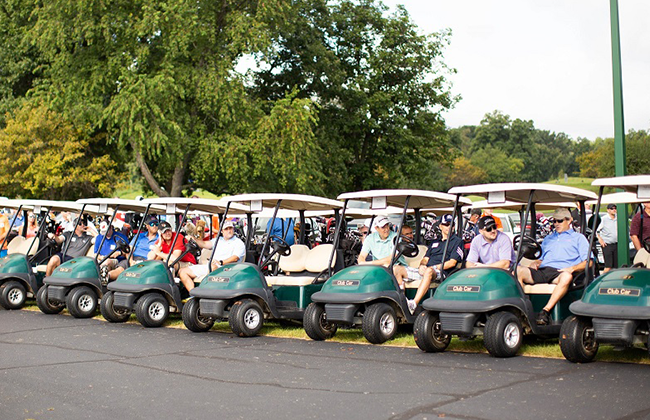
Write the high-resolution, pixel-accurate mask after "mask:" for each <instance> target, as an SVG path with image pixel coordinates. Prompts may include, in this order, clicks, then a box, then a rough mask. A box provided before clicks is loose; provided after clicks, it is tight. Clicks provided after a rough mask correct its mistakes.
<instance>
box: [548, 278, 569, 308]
mask: <svg viewBox="0 0 650 420" xmlns="http://www.w3.org/2000/svg"><path fill="white" fill-rule="evenodd" d="M571 281H573V275H572V274H570V273H567V272H564V271H563V272H561V273H560V275H559V276H557V277H556V278H555V279H554V280H553V281H552V282H551V283H553V284H556V285H557V286H555V289H554V290H553V293H551V297H550V298H549V299H548V302H547V303H546V306H544V308H543V309H544V310H545V311H546V312H551V310H553V307H554V306H555V304H557V303H558V302H559V301H560V299H562V298H563V297H564V295H566V293H567V291H568V290H569V286H571Z"/></svg>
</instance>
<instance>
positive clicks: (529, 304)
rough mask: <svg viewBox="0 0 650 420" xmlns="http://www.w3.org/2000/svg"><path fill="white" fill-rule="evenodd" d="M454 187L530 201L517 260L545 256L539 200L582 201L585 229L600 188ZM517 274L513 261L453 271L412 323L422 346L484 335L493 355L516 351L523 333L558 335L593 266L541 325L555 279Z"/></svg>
mask: <svg viewBox="0 0 650 420" xmlns="http://www.w3.org/2000/svg"><path fill="white" fill-rule="evenodd" d="M449 193H450V194H456V195H459V196H460V195H478V196H483V197H486V198H487V200H488V202H489V203H505V202H506V201H512V202H519V203H526V210H525V213H524V217H523V221H522V223H521V226H522V227H523V228H522V229H521V231H520V233H519V235H518V236H517V237H515V239H514V248H515V250H516V251H517V263H522V264H523V263H524V261H529V260H537V259H539V258H540V256H541V246H540V244H539V243H538V242H537V241H536V240H535V232H536V220H535V216H534V215H535V205H536V204H540V203H543V204H547V203H558V202H565V201H571V202H577V203H578V204H579V206H580V209H581V219H582V220H581V221H580V222H581V223H580V226H582V227H583V229H584V227H585V220H584V219H585V216H584V215H585V205H584V203H585V201H586V200H589V199H593V198H596V194H595V193H593V192H590V191H585V190H581V189H578V188H571V187H566V186H559V185H551V184H532V183H503V184H486V185H474V186H466V187H454V188H452V189H451V190H449ZM528 226H530V228H529V229H528ZM524 258H525V260H524ZM584 258H585V259H589V256H588V255H585V256H584ZM522 260H523V261H522ZM516 275H517V272H516V270H515V267H514V266H513V267H511V268H510V270H503V269H500V268H491V267H476V268H466V269H463V270H459V271H457V272H456V273H453V274H451V275H450V276H449V277H447V278H446V280H444V281H443V282H442V283H441V284H440V286H439V287H438V288H437V290H436V292H435V294H434V295H433V297H431V298H429V299H427V300H425V301H424V302H423V303H422V307H423V308H424V311H422V312H421V313H420V314H419V316H418V318H417V320H416V321H415V325H414V327H413V334H414V337H415V342H416V344H417V345H418V347H419V348H420V349H422V350H423V351H426V352H440V351H444V350H445V349H446V348H447V346H448V345H449V343H450V341H451V336H452V335H457V336H459V337H462V338H465V339H467V338H473V337H475V336H483V343H484V345H485V347H486V349H487V350H488V352H489V353H490V355H492V356H494V357H511V356H514V355H516V354H517V351H518V350H519V347H520V346H521V343H522V340H523V336H524V334H534V335H536V336H539V337H557V336H558V334H559V332H560V327H561V324H562V321H563V320H564V319H565V318H566V317H568V316H569V315H570V313H569V310H568V307H569V305H570V304H571V303H572V302H574V301H575V300H577V299H579V297H580V294H581V293H582V288H583V287H584V285H585V284H586V282H587V281H588V278H589V277H590V276H592V272H591V270H590V269H589V264H587V265H586V268H585V273H584V274H580V275H576V276H575V279H574V281H573V284H572V285H571V286H570V288H569V291H568V293H567V294H566V295H565V296H564V297H563V298H562V299H561V300H560V301H559V302H558V304H557V305H555V307H554V308H553V310H552V313H551V317H552V320H551V322H550V324H549V325H537V323H536V316H537V314H538V313H539V312H540V311H541V310H542V308H543V307H544V305H545V304H546V303H547V301H548V299H549V297H550V295H551V294H552V292H553V290H554V288H555V285H554V284H535V285H528V284H527V285H525V286H523V287H522V286H521V284H520V282H519V281H518V280H517V278H516ZM592 278H593V277H592Z"/></svg>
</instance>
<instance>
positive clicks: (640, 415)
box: [615, 408, 650, 420]
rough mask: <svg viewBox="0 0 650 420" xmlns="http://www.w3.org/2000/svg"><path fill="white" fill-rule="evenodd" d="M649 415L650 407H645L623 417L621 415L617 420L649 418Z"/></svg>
mask: <svg viewBox="0 0 650 420" xmlns="http://www.w3.org/2000/svg"><path fill="white" fill-rule="evenodd" d="M648 415H650V408H645V409H643V410H639V411H636V412H634V413H630V414H628V415H625V416H623V417H619V418H617V419H615V420H637V419H639V420H641V419H647V418H648V417H649V416H648Z"/></svg>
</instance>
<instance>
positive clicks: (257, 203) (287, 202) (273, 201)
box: [223, 193, 343, 212]
mask: <svg viewBox="0 0 650 420" xmlns="http://www.w3.org/2000/svg"><path fill="white" fill-rule="evenodd" d="M223 200H224V201H229V202H231V203H239V204H240V205H243V206H245V207H246V208H247V210H248V211H251V212H260V211H262V210H263V209H264V208H274V207H275V206H276V205H277V204H278V200H282V203H281V204H280V208H281V209H284V210H297V211H300V210H309V211H328V210H332V209H337V208H342V207H343V203H341V202H340V201H336V200H331V199H329V198H324V197H318V196H315V195H303V194H270V193H259V194H239V195H233V196H230V197H225V198H224V199H223Z"/></svg>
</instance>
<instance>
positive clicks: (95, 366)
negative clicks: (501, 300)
mask: <svg viewBox="0 0 650 420" xmlns="http://www.w3.org/2000/svg"><path fill="white" fill-rule="evenodd" d="M649 391H650V367H649V366H646V365H634V364H621V363H602V362H600V363H599V362H597V363H591V364H586V365H578V364H572V363H569V362H567V361H565V360H555V359H542V358H531V357H515V358H511V359H495V358H492V357H490V356H489V355H487V354H464V353H450V352H447V353H442V354H427V353H423V352H421V351H420V350H418V349H413V348H396V347H387V346H372V345H352V344H341V343H334V342H314V341H305V340H297V339H281V338H271V337H254V338H246V339H244V338H238V337H235V336H233V335H232V334H225V333H219V332H216V331H215V332H208V333H202V334H197V333H192V332H189V331H187V330H185V329H178V328H159V329H146V328H143V327H141V326H140V325H139V324H110V323H108V322H104V321H99V320H94V319H89V320H79V319H74V318H72V317H70V316H65V315H44V314H41V313H40V312H34V311H26V310H22V311H5V310H1V309H0V419H1V420H10V419H87V418H92V419H131V418H142V419H219V418H224V419H240V418H241V419H264V420H268V419H310V418H316V419H329V418H336V419H404V420H406V419H437V418H446V419H499V420H509V419H513V420H515V419H516V420H519V419H545V420H546V419H589V420H593V419H650V398H649V397H648V396H649V395H650V392H649Z"/></svg>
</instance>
